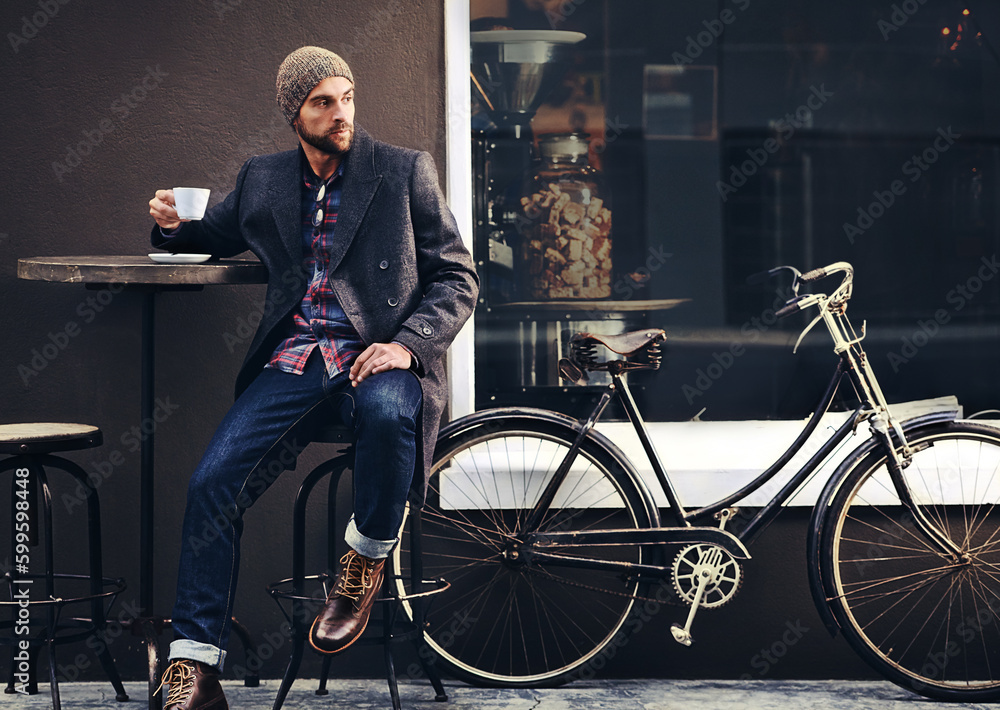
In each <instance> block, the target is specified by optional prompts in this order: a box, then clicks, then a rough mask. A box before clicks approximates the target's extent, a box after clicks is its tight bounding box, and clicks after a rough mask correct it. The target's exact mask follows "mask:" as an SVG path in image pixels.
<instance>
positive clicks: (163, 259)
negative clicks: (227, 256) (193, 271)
mask: <svg viewBox="0 0 1000 710" xmlns="http://www.w3.org/2000/svg"><path fill="white" fill-rule="evenodd" d="M149 258H150V259H152V260H153V261H155V262H156V263H158V264H200V263H202V262H205V261H208V260H209V259H211V258H212V255H211V254H171V253H170V252H165V251H160V252H153V253H150V254H149Z"/></svg>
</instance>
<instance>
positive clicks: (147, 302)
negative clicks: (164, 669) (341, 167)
mask: <svg viewBox="0 0 1000 710" xmlns="http://www.w3.org/2000/svg"><path fill="white" fill-rule="evenodd" d="M17 276H18V278H21V279H26V280H30V281H50V282H56V283H73V284H84V285H85V286H86V287H87V288H89V289H93V290H105V289H108V288H109V287H111V286H112V285H114V286H120V287H123V288H122V289H119V290H128V291H134V292H138V293H139V294H140V295H141V296H142V340H141V342H142V353H141V363H142V374H141V394H140V404H139V408H140V415H141V417H142V419H141V421H144V422H145V421H152V417H153V401H154V392H153V388H154V381H155V378H154V365H155V355H154V345H155V325H156V308H155V306H156V294H157V293H160V292H162V291H199V290H201V289H202V288H204V287H205V286H210V285H227V284H228V285H241V284H263V283H267V269H266V268H265V267H264V265H263V264H261V263H260V262H258V261H241V260H238V259H221V260H215V261H207V262H204V263H201V264H162V263H158V262H154V261H153V260H152V259H151V258H149V257H148V256H37V257H31V258H25V259H18V261H17ZM140 447H141V448H140V459H139V461H140V463H139V474H140V481H139V491H140V492H139V520H140V523H139V524H140V532H139V606H140V608H141V612H140V618H138V619H135V620H133V621H132V626H133V630H136V629H141V630H142V635H143V637H144V638H145V640H146V645H147V652H148V656H149V681H150V698H149V708H150V710H158V709H159V708H160V707H161V704H162V696H161V695H156V696H155V697H154V696H153V691H154V690H155V688H156V685H157V684H159V671H160V659H159V648H158V645H157V641H156V636H157V634H158V633H159V632H160V631H161V630H162V629H163V627H164V626H165V625H167V624H168V623H169V621H168V620H166V619H164V618H163V617H162V616H156V615H154V613H153V589H154V582H153V567H154V552H153V514H154V501H153V432H150V433H149V434H148V435H146V436H145V437H144V438H142V439H141V441H140ZM233 628H234V631H236V632H237V634H238V635H239V636H240V638H241V640H242V641H243V643H244V646H245V647H246V648H250V645H249V635H248V634H247V632H246V629H245V628H243V627H242V626H241V625H239V624H238V623H234V625H233ZM256 681H257V679H256V677H255V676H254V677H253V678H251V677H250V676H248V677H247V678H246V684H247V685H255V684H256Z"/></svg>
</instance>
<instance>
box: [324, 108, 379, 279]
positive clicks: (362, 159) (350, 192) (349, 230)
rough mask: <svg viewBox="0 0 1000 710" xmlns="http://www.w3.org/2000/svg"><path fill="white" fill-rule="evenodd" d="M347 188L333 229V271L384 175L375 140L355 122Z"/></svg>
mask: <svg viewBox="0 0 1000 710" xmlns="http://www.w3.org/2000/svg"><path fill="white" fill-rule="evenodd" d="M343 180H344V191H343V193H342V194H341V197H340V212H339V213H338V214H337V228H336V230H335V231H334V233H333V247H332V248H331V250H330V271H331V272H333V271H335V270H336V268H337V267H338V266H339V265H340V262H341V260H342V259H343V258H344V255H345V254H346V253H347V250H348V248H350V246H351V242H353V241H354V237H355V235H356V234H357V233H358V227H360V226H361V220H362V219H363V218H364V216H365V213H366V212H368V206H369V205H370V204H371V201H372V199H373V198H374V197H375V193H376V192H377V191H378V187H379V185H380V184H381V183H382V176H381V175H377V174H376V172H375V143H374V141H373V140H372V137H371V136H369V135H368V133H366V132H365V130H364V129H363V128H361V127H360V126H357V125H356V126H355V130H354V144H353V145H352V146H351V150H350V151H349V152H348V153H347V158H346V162H345V163H344V178H343Z"/></svg>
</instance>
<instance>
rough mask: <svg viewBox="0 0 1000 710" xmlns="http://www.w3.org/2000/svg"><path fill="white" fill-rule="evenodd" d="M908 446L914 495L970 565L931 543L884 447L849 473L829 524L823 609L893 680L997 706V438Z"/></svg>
mask: <svg viewBox="0 0 1000 710" xmlns="http://www.w3.org/2000/svg"><path fill="white" fill-rule="evenodd" d="M907 438H908V441H909V444H910V445H911V447H912V448H913V450H914V454H913V461H912V463H911V464H910V465H909V466H908V467H907V468H906V469H904V471H903V476H904V478H905V480H906V481H907V483H908V485H909V487H910V490H911V494H912V496H913V497H914V499H915V500H916V502H917V504H918V505H919V506H921V508H922V509H923V511H924V512H925V513H926V514H927V515H928V517H929V518H930V519H931V520H933V521H934V522H935V523H936V524H937V525H938V526H939V527H940V528H941V529H942V530H943V531H944V532H945V533H946V534H947V535H948V536H949V538H950V539H952V540H953V541H954V542H955V543H956V544H957V545H958V546H959V548H960V549H961V550H962V552H963V554H964V555H965V557H966V561H963V562H960V563H954V562H951V561H950V560H949V559H948V558H946V557H945V556H944V555H942V554H941V553H939V552H937V551H936V550H934V549H932V548H931V547H930V546H929V545H928V543H927V542H926V538H925V536H924V535H923V534H922V533H920V532H919V531H918V530H917V528H916V526H915V523H914V522H913V515H912V513H911V512H910V511H909V510H907V509H906V508H905V507H904V506H903V505H902V504H901V502H900V501H899V500H898V496H897V494H896V491H895V488H894V487H893V485H892V482H891V480H890V478H889V474H888V470H887V468H886V466H885V455H884V453H883V452H882V450H881V449H880V448H878V449H875V450H873V451H871V452H870V453H868V454H867V455H865V456H863V457H861V458H860V459H859V461H858V462H857V463H856V464H855V465H853V466H852V467H850V468H849V469H848V470H847V471H845V473H844V475H843V478H842V481H843V482H842V484H840V485H839V487H838V488H837V492H836V494H835V495H834V497H833V500H832V502H831V505H830V507H829V509H828V510H827V512H826V514H825V517H824V521H823V525H824V530H823V540H822V542H821V551H822V559H821V564H822V569H823V575H824V585H825V586H826V589H827V597H828V598H827V604H828V605H829V607H830V610H831V611H832V612H833V614H834V616H835V618H836V619H837V621H838V623H839V625H840V627H841V629H842V631H843V632H844V636H845V638H846V639H847V641H848V643H849V644H850V645H851V647H852V648H853V649H854V650H855V651H856V652H857V653H858V654H859V655H860V656H861V658H863V659H864V660H865V662H867V663H868V664H869V665H870V666H871V667H872V668H874V669H875V670H876V671H878V672H879V673H880V674H881V675H882V676H884V677H885V678H887V679H889V680H891V681H892V682H894V683H896V684H898V685H900V686H902V687H904V688H907V689H909V690H911V691H913V692H916V693H918V694H920V695H924V696H926V697H930V698H935V699H939V700H949V701H965V702H986V701H990V700H996V699H998V698H1000V509H998V508H997V507H996V505H997V503H998V502H1000V430H998V429H996V428H992V427H989V426H984V425H980V424H971V423H968V422H948V423H941V424H935V425H932V426H928V427H925V428H921V429H919V430H917V431H915V432H913V433H911V434H910V435H908V437H907Z"/></svg>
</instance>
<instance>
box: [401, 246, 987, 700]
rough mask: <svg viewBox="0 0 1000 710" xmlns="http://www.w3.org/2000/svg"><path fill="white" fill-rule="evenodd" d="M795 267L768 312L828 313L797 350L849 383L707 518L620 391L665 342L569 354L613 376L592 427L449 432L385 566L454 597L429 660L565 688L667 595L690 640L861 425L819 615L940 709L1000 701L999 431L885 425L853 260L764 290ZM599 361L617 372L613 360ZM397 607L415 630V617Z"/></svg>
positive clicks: (949, 420)
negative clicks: (766, 535)
mask: <svg viewBox="0 0 1000 710" xmlns="http://www.w3.org/2000/svg"><path fill="white" fill-rule="evenodd" d="M783 272H790V273H791V274H792V277H793V284H792V297H791V298H790V299H789V300H788V302H787V303H786V304H785V305H784V306H783V307H782V308H781V309H780V310H779V311H778V315H779V316H786V315H790V314H792V313H796V312H799V311H803V310H806V309H809V308H813V307H815V308H817V309H818V314H817V315H816V317H815V318H814V319H813V320H812V322H811V323H809V325H808V326H807V327H806V329H805V330H804V331H803V332H802V335H800V337H799V341H798V342H797V343H796V348H797V347H798V345H799V343H801V341H802V338H804V337H805V335H806V333H808V332H809V330H810V329H811V328H812V327H813V326H815V325H816V324H817V323H818V322H819V321H822V322H823V324H824V325H825V326H826V328H827V330H828V332H829V333H830V336H831V337H832V339H833V343H834V352H835V353H836V354H837V356H838V358H837V366H836V369H835V371H834V373H833V376H832V378H831V380H830V383H829V384H828V385H827V387H826V390H825V391H824V393H823V395H822V396H821V397H820V400H819V403H818V404H817V406H816V409H815V413H814V414H813V415H812V417H811V418H810V419H809V421H808V422H807V423H806V425H805V426H804V428H803V430H802V432H801V433H800V434H799V435H798V437H797V438H796V439H795V441H794V442H792V444H791V445H790V446H789V448H788V449H787V450H786V451H785V453H783V454H782V455H781V456H780V457H779V458H778V460H777V461H775V462H774V463H773V464H772V465H771V466H770V467H769V468H767V469H766V470H765V471H763V472H762V473H760V474H759V475H758V476H757V477H756V478H755V479H754V480H753V481H752V482H750V483H749V484H747V485H745V486H743V487H742V488H740V489H739V490H737V491H735V492H733V493H731V494H730V495H727V496H725V497H723V498H722V499H720V500H719V501H717V502H715V503H712V504H710V505H706V506H703V507H700V508H697V509H694V510H687V509H686V508H685V507H684V506H683V504H682V502H681V500H680V499H679V496H678V494H677V491H676V490H675V488H674V486H673V484H672V483H671V481H670V478H669V475H668V473H667V471H666V469H665V468H664V466H663V464H662V463H661V461H660V458H659V456H658V454H657V451H656V449H655V448H654V445H653V442H652V441H651V439H650V436H649V434H648V432H647V430H646V427H645V424H644V422H643V420H642V417H641V416H640V414H639V411H638V409H637V407H636V404H635V401H634V399H633V397H632V394H631V392H630V391H629V388H628V385H627V383H626V381H625V374H626V373H627V372H630V371H635V370H655V369H657V368H658V367H659V365H660V362H661V359H662V354H661V345H662V343H663V342H664V341H665V335H664V332H663V331H662V330H656V329H650V330H644V331H638V332H634V333H627V334H623V335H615V336H604V335H594V334H589V333H579V334H576V335H574V336H573V337H572V338H571V339H570V346H569V356H568V357H567V358H564V359H563V360H561V361H560V371H561V373H562V375H563V377H565V378H566V379H568V380H571V381H583V380H585V378H586V377H587V374H586V373H587V372H592V371H606V372H608V373H609V375H610V380H611V382H610V384H609V385H608V387H607V389H606V390H605V391H604V392H603V394H602V396H601V397H600V400H599V401H598V402H597V404H596V406H595V408H594V410H593V412H592V413H591V414H590V416H589V417H588V418H587V419H585V420H584V419H579V420H578V419H574V418H572V417H569V416H566V415H563V414H559V413H556V412H552V411H548V410H544V409H519V408H500V409H493V410H485V411H481V412H477V413H474V414H471V415H469V416H466V417H463V418H460V419H457V420H455V421H453V422H451V423H450V424H448V425H447V426H446V427H444V428H443V429H442V431H441V435H440V437H439V440H438V443H437V447H436V452H435V462H434V466H433V473H432V476H431V480H430V485H429V488H428V492H427V496H426V501H425V504H424V506H423V507H422V508H420V509H417V508H414V510H413V513H412V516H411V518H412V519H411V521H410V525H409V532H407V533H406V534H405V535H404V537H403V540H402V542H401V544H400V545H399V546H397V550H396V551H395V552H394V555H393V558H392V565H393V569H394V573H395V578H396V580H397V582H396V583H397V584H399V585H401V587H400V592H401V593H403V592H405V591H407V590H405V589H403V588H402V586H403V583H402V582H401V581H399V580H403V579H408V578H411V574H412V575H413V578H415V579H418V580H419V579H422V576H423V574H425V573H426V574H432V575H435V576H437V575H440V576H441V577H444V578H446V579H448V581H449V582H450V583H451V589H450V590H449V593H448V594H445V595H441V598H440V599H439V601H438V602H436V603H435V605H434V607H433V608H432V609H426V610H423V611H424V612H426V623H425V627H424V640H425V641H426V643H427V646H428V647H429V648H430V650H431V652H432V654H433V656H434V657H435V660H436V662H437V663H439V664H441V665H443V666H444V667H445V669H446V670H447V671H450V672H451V673H452V674H453V675H454V676H456V677H458V678H459V679H462V680H465V681H468V682H471V683H474V684H480V685H482V684H486V685H496V686H505V687H538V686H552V685H558V684H561V683H564V682H566V681H569V680H572V679H573V678H574V677H577V676H578V675H580V673H581V672H582V671H583V670H584V669H585V668H586V667H587V664H588V663H591V662H592V661H593V660H594V659H596V658H597V657H598V656H599V654H600V653H601V651H602V649H605V648H606V647H607V646H608V645H609V644H612V643H620V639H622V638H625V637H627V635H628V633H630V631H631V630H632V629H633V628H634V627H635V626H636V624H635V623H634V621H633V620H634V619H635V618H636V615H637V613H638V611H639V608H640V607H641V606H642V602H644V601H645V600H647V599H650V598H652V597H650V593H651V591H652V590H653V589H654V585H657V584H659V585H660V588H659V589H662V585H664V584H667V580H669V581H670V583H672V586H673V593H674V594H676V597H677V601H679V602H680V603H683V604H686V605H687V606H688V613H687V618H686V620H685V623H684V624H683V625H682V624H679V623H678V624H674V625H673V626H672V627H671V633H672V635H673V638H674V639H675V640H676V641H678V642H680V643H681V644H685V645H690V643H691V641H692V636H691V628H692V623H693V621H694V619H695V617H696V614H697V612H698V611H699V610H700V609H702V608H713V607H717V606H721V605H722V604H725V603H727V602H728V601H730V600H731V599H732V598H733V597H734V596H735V595H736V594H737V592H738V590H739V587H740V583H741V581H742V576H743V567H742V564H743V563H744V562H745V561H747V560H749V559H750V558H751V556H750V553H749V551H748V549H747V545H749V544H751V543H752V542H753V541H754V540H755V539H756V538H757V536H758V535H759V534H760V533H761V532H762V531H763V529H764V528H765V527H766V526H767V525H768V523H770V522H771V521H772V520H773V519H774V518H775V516H776V515H777V514H778V513H779V512H780V510H781V506H782V504H783V503H784V502H785V501H787V500H788V499H789V498H790V497H791V496H792V495H794V494H795V493H796V491H797V490H798V489H799V488H800V486H802V485H803V484H804V482H806V481H808V480H809V478H810V477H811V475H812V474H813V473H814V472H815V471H816V470H817V469H818V467H819V466H820V465H821V464H822V463H823V461H824V460H825V459H826V458H827V457H828V456H829V455H830V454H831V453H832V452H834V451H835V450H836V449H837V448H838V447H839V446H840V445H841V444H842V443H843V442H846V440H847V438H848V437H849V436H850V435H852V433H854V432H855V431H856V429H857V428H858V426H859V425H861V424H862V423H867V424H868V427H869V429H870V431H871V437H870V438H868V439H866V440H865V441H864V442H863V443H861V444H860V445H858V446H857V447H856V448H855V449H854V450H853V451H851V452H850V453H849V455H848V456H847V457H846V458H845V459H844V460H843V461H842V462H841V463H840V464H839V466H838V467H837V468H836V470H835V472H834V473H833V474H832V476H831V477H830V478H829V480H828V481H827V483H826V485H825V488H824V490H823V492H822V494H821V495H820V497H819V499H818V502H817V503H816V505H815V507H814V509H813V512H812V517H811V522H810V525H809V529H808V550H807V563H808V575H809V585H810V589H811V591H812V596H813V598H814V601H815V603H816V607H817V609H818V610H819V613H820V616H821V617H822V619H823V621H824V623H825V624H826V626H827V627H828V628H829V630H830V631H831V633H833V634H836V633H837V632H838V631H839V632H842V633H843V634H844V636H845V638H846V639H847V641H848V643H849V644H850V645H851V646H852V647H853V649H854V650H855V651H856V652H857V653H858V654H859V655H860V656H861V657H862V658H863V659H864V660H865V661H866V662H867V663H868V664H869V665H870V666H872V667H873V668H874V669H875V670H876V671H878V672H879V673H880V674H881V675H883V676H884V677H885V678H887V679H889V680H891V681H893V682H895V683H897V684H899V685H901V686H903V687H906V688H909V689H910V690H913V691H915V692H917V693H919V694H922V695H925V696H928V697H932V698H938V699H944V700H963V701H987V700H993V699H997V698H1000V643H998V641H1000V623H997V622H1000V510H998V511H994V510H993V508H994V505H995V503H996V502H997V501H1000V480H998V479H1000V476H998V475H997V474H998V470H1000V430H997V429H995V428H992V427H990V426H988V425H984V424H979V423H975V422H971V421H963V420H957V419H956V418H955V413H954V412H951V413H934V414H927V415H924V416H920V417H917V418H914V419H911V420H908V421H905V422H897V421H896V420H894V419H893V417H892V416H891V414H890V412H889V408H888V406H887V404H886V401H885V397H884V396H883V394H882V391H881V389H880V387H879V384H878V381H877V380H876V378H875V374H874V372H873V370H872V366H871V363H870V362H869V360H868V358H867V356H866V354H865V352H864V350H863V349H862V347H861V341H862V339H863V338H864V332H865V328H864V326H863V327H862V334H861V335H860V336H859V335H858V334H857V333H856V332H855V330H854V328H853V327H852V325H851V323H850V321H849V320H848V317H847V313H846V309H847V304H848V301H849V299H850V297H851V292H852V285H853V274H854V271H853V268H852V267H851V265H850V264H848V263H846V262H837V263H835V264H831V265H829V266H827V267H823V268H819V269H815V270H813V271H809V272H808V273H805V274H802V273H800V272H799V271H798V270H797V269H795V268H794V267H789V266H783V267H778V268H776V269H772V270H771V271H769V272H767V275H768V276H773V275H776V274H779V273H783ZM835 274H841V275H842V278H841V281H840V284H839V285H838V286H837V287H836V288H835V289H834V290H833V291H832V293H830V294H829V295H826V294H823V293H804V294H801V295H800V294H799V288H800V286H801V285H803V284H807V283H811V282H815V281H818V280H820V279H823V278H826V277H828V276H832V275H835ZM599 348H602V349H606V350H607V351H608V352H611V353H615V354H617V355H620V356H621V358H620V359H604V360H603V361H602V360H600V359H599V357H598V349H599ZM845 380H846V381H848V382H849V383H850V385H852V386H853V389H854V393H855V395H856V397H857V400H858V405H857V408H856V409H855V410H854V411H853V413H852V414H850V415H849V416H848V418H847V420H846V422H845V423H844V424H843V425H842V426H840V428H839V429H837V430H836V431H835V432H834V433H832V434H830V435H829V436H828V438H827V439H826V440H825V441H824V442H823V443H822V445H821V446H820V447H819V448H818V450H817V451H816V452H815V454H813V455H812V457H811V458H810V459H809V460H808V461H807V463H806V464H805V465H803V466H802V468H801V469H800V470H799V471H798V472H796V473H795V474H794V475H793V476H792V477H791V478H790V479H789V481H788V482H787V483H786V484H785V485H784V486H783V487H782V488H781V490H780V491H779V492H778V493H776V494H775V495H774V497H773V498H772V499H771V500H770V502H768V503H767V504H766V505H764V506H763V507H762V508H760V509H759V510H758V511H757V512H756V514H755V515H753V517H752V518H751V519H750V520H749V522H748V523H747V524H746V526H745V527H743V529H742V530H733V531H731V530H727V529H726V525H727V522H728V521H729V520H730V519H731V518H732V516H733V514H734V513H735V512H736V511H737V510H738V509H737V508H736V507H735V506H736V504H738V503H739V502H740V501H741V500H742V499H744V498H745V497H746V496H748V495H749V494H750V493H752V492H754V491H756V490H758V489H759V488H761V487H762V486H763V485H764V484H766V483H767V482H768V481H770V480H771V479H772V478H773V477H774V476H775V474H777V473H778V471H779V470H781V469H782V467H783V466H784V465H785V464H786V463H788V462H789V461H790V460H791V459H792V457H793V456H794V455H795V454H796V453H797V452H799V451H800V450H802V449H803V446H804V445H805V443H806V441H807V440H808V439H809V438H810V436H811V435H812V434H813V433H814V432H815V431H816V429H817V426H818V424H819V421H820V419H821V417H822V416H823V414H824V413H826V412H827V411H828V410H829V408H830V406H831V403H832V402H833V400H834V397H835V395H836V393H837V391H838V388H839V386H840V385H841V384H842V383H843V381H845ZM614 397H617V399H618V401H619V402H620V403H621V405H622V407H623V408H624V411H625V413H626V415H627V417H628V419H629V421H630V422H631V423H632V426H633V428H634V429H635V432H636V434H637V435H638V437H639V440H640V441H641V443H642V446H643V449H644V450H645V453H646V455H647V457H648V458H649V462H650V464H651V465H652V469H653V471H654V473H655V475H656V478H657V480H658V482H659V485H660V487H661V489H662V491H663V493H664V495H665V496H666V499H667V501H668V502H669V506H668V507H667V508H665V509H664V510H662V511H661V510H660V509H658V508H657V506H656V505H655V504H654V502H653V497H652V495H651V494H650V491H649V489H648V488H647V487H646V485H645V484H644V482H643V481H642V479H641V478H640V476H639V474H638V473H637V471H636V468H635V466H634V465H633V463H632V462H631V461H630V460H629V459H628V458H627V457H626V456H625V455H624V454H623V453H622V451H621V450H620V449H619V448H618V447H617V446H615V444H614V443H612V442H611V441H610V440H609V439H608V438H607V437H606V436H604V435H602V434H600V433H599V432H597V431H596V430H595V429H594V426H595V424H596V423H597V421H598V419H599V418H600V416H601V414H602V413H603V412H604V410H605V408H606V407H607V405H608V404H609V402H610V401H611V399H612V398H614ZM661 518H662V519H661ZM675 547H679V551H677V552H676V554H675V555H673V557H672V560H668V559H667V551H668V550H673V549H674V548H675ZM659 589H658V591H659ZM661 596H662V595H660V594H657V598H658V599H659V598H660V597H661ZM404 608H405V611H406V613H407V614H409V615H411V617H413V616H414V615H418V612H420V611H421V610H419V609H415V608H414V607H411V606H409V605H407V606H405V607H404ZM984 614H985V616H983V615H984ZM970 619H976V620H978V623H975V622H972V623H970V622H969V620H970ZM993 668H996V669H997V670H996V671H994V670H993Z"/></svg>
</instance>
